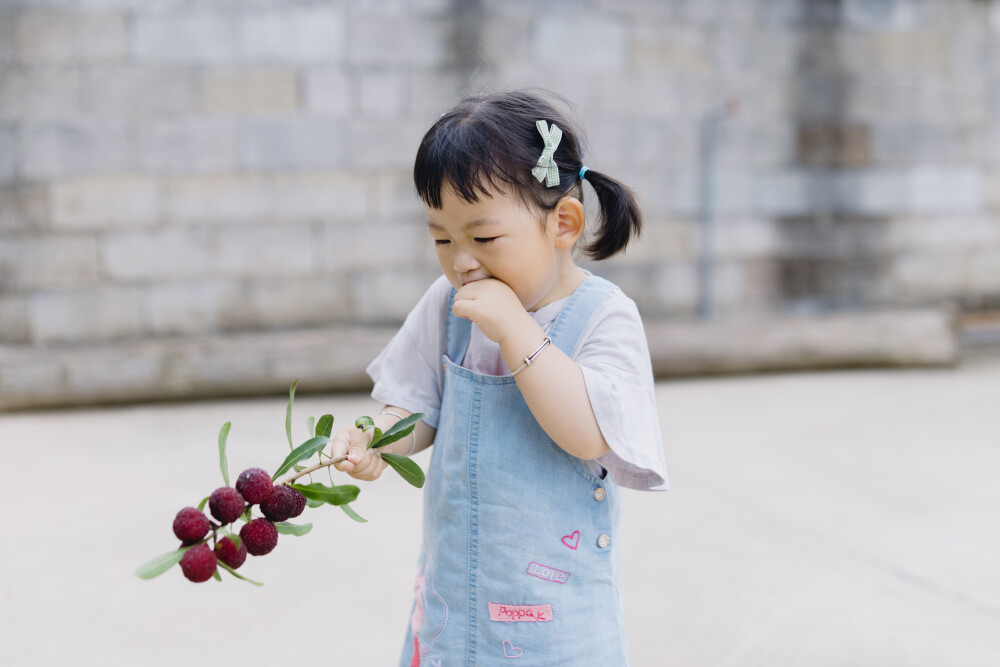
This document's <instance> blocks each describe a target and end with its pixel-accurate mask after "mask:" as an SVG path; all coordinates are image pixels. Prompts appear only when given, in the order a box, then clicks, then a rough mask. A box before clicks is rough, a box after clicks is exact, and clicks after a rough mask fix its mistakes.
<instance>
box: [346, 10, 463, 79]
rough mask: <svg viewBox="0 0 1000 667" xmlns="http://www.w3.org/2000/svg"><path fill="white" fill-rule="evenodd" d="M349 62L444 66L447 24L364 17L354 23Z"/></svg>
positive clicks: (357, 16)
mask: <svg viewBox="0 0 1000 667" xmlns="http://www.w3.org/2000/svg"><path fill="white" fill-rule="evenodd" d="M348 41H349V45H350V46H349V48H348V50H347V53H346V57H347V61H348V62H349V63H351V64H355V65H408V66H411V67H431V66H436V65H443V64H445V63H446V61H447V58H448V48H447V44H448V22H446V21H444V20H440V19H416V18H412V17H405V16H391V17H390V16H361V15H356V16H355V17H354V18H353V19H352V21H351V30H350V34H349V35H348Z"/></svg>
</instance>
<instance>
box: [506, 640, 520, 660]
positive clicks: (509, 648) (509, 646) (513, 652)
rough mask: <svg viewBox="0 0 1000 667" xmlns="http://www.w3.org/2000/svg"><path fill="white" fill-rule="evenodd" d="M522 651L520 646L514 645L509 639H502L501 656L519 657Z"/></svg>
mask: <svg viewBox="0 0 1000 667" xmlns="http://www.w3.org/2000/svg"><path fill="white" fill-rule="evenodd" d="M523 653H524V651H522V650H521V649H520V647H517V646H514V643H513V642H512V641H511V640H509V639H505V640H503V657H505V658H520V657H521V654H523Z"/></svg>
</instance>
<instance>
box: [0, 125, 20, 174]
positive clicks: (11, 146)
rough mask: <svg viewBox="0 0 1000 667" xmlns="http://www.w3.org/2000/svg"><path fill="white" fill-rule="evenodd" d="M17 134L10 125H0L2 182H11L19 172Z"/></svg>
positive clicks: (0, 170) (0, 172)
mask: <svg viewBox="0 0 1000 667" xmlns="http://www.w3.org/2000/svg"><path fill="white" fill-rule="evenodd" d="M16 156H17V135H16V133H15V132H14V128H13V127H11V126H9V125H0V184H4V183H10V182H12V181H13V180H14V175H15V174H16V173H17V160H16Z"/></svg>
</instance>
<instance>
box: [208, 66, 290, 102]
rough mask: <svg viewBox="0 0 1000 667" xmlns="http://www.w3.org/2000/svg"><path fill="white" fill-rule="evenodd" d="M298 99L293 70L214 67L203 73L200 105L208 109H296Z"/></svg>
mask: <svg viewBox="0 0 1000 667" xmlns="http://www.w3.org/2000/svg"><path fill="white" fill-rule="evenodd" d="M298 101H299V91H298V81H297V77H296V73H295V71H294V70H290V69H269V70H228V71H218V70H214V71H208V72H204V73H203V74H202V76H201V107H202V110H203V111H206V112H208V113H217V112H223V113H227V112H229V113H256V112H285V111H294V110H295V109H296V108H297V107H298Z"/></svg>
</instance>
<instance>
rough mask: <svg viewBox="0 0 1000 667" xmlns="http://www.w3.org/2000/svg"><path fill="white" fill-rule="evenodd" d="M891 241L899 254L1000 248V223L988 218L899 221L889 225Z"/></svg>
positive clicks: (961, 217)
mask: <svg viewBox="0 0 1000 667" xmlns="http://www.w3.org/2000/svg"><path fill="white" fill-rule="evenodd" d="M889 242H890V244H891V247H892V249H893V251H895V252H897V253H918V254H924V253H927V254H931V253H934V252H935V251H940V252H956V251H962V250H968V251H971V250H976V249H981V248H1000V220H997V219H996V218H994V217H992V216H986V215H946V216H942V217H937V216H935V217H919V218H899V219H896V220H893V222H892V224H891V225H890V226H889Z"/></svg>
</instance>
